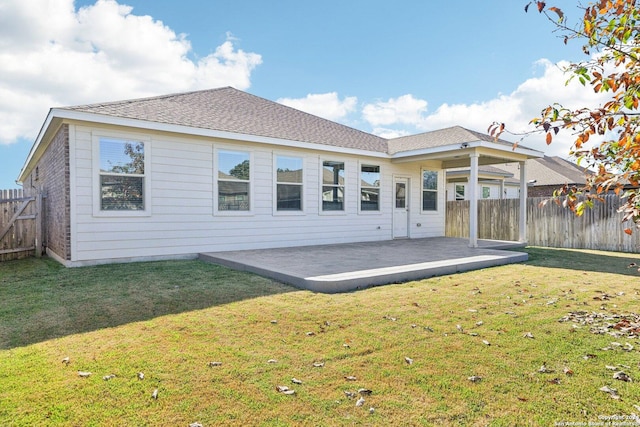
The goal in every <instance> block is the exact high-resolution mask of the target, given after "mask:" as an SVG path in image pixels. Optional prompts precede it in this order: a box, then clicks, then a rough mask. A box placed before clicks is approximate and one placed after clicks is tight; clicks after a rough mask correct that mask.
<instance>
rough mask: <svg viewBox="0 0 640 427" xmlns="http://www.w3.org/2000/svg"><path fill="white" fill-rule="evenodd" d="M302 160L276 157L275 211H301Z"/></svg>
mask: <svg viewBox="0 0 640 427" xmlns="http://www.w3.org/2000/svg"><path fill="white" fill-rule="evenodd" d="M302 173H303V169H302V158H300V157H286V156H276V209H277V210H278V211H302V181H303V180H302Z"/></svg>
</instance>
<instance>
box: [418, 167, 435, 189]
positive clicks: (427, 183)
mask: <svg viewBox="0 0 640 427" xmlns="http://www.w3.org/2000/svg"><path fill="white" fill-rule="evenodd" d="M422 189H423V190H437V189H438V172H434V171H423V172H422Z"/></svg>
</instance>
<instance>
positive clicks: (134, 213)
mask: <svg viewBox="0 0 640 427" xmlns="http://www.w3.org/2000/svg"><path fill="white" fill-rule="evenodd" d="M101 139H111V140H116V141H122V142H135V143H142V144H143V146H144V174H143V175H142V178H143V181H144V184H143V195H142V197H143V204H144V209H140V210H102V203H101V200H102V188H101V187H100V177H101V176H102V173H101V172H100V140H101ZM151 145H152V144H151V138H150V137H149V136H146V135H137V134H130V133H121V132H92V134H91V157H92V162H91V164H92V169H93V173H92V176H93V183H92V184H93V185H92V188H93V197H92V199H93V200H92V201H93V203H92V205H93V209H92V210H93V216H94V217H106V218H110V217H149V216H151V210H152V209H151V201H152V200H153V198H152V196H151ZM106 175H111V174H108V173H107V174H106Z"/></svg>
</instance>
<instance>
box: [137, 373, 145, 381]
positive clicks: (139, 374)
mask: <svg viewBox="0 0 640 427" xmlns="http://www.w3.org/2000/svg"><path fill="white" fill-rule="evenodd" d="M138 379H139V380H143V379H144V372H138Z"/></svg>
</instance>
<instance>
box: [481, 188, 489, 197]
mask: <svg viewBox="0 0 640 427" xmlns="http://www.w3.org/2000/svg"><path fill="white" fill-rule="evenodd" d="M489 197H491V188H490V187H482V198H483V199H488V198H489Z"/></svg>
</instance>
